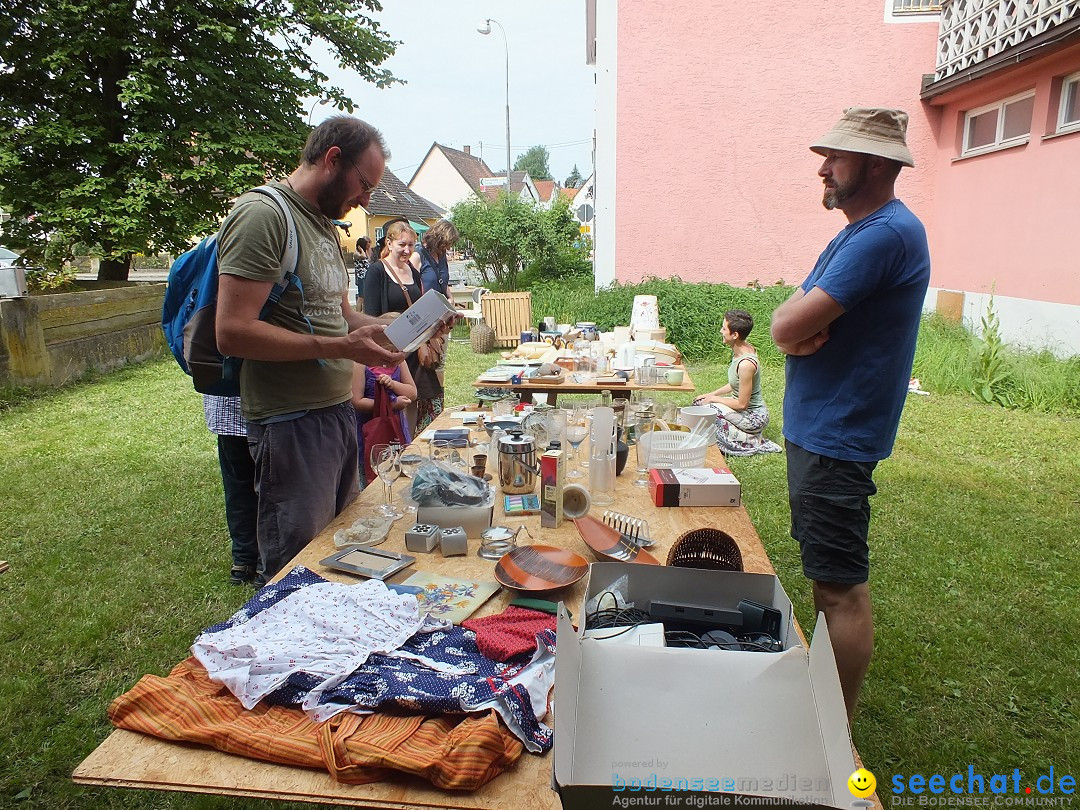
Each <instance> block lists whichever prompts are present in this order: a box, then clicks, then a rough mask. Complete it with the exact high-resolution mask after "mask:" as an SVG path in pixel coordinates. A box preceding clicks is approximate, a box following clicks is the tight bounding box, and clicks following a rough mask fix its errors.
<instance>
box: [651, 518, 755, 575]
mask: <svg viewBox="0 0 1080 810" xmlns="http://www.w3.org/2000/svg"><path fill="white" fill-rule="evenodd" d="M667 564H668V565H673V566H675V567H677V568H705V569H708V570H710V571H742V570H743V562H742V552H740V551H739V545H738V543H736V542H735V538H733V537H732V536H731V535H730V534H728V533H727V532H724V531H721V530H720V529H710V528H704V529H693V530H691V531H688V532H686V533H685V534H682V535H681V536H680V537H679V539H678V540H676V541H675V544H674V545H673V546H672V547H671V551H669V552H668V556H667Z"/></svg>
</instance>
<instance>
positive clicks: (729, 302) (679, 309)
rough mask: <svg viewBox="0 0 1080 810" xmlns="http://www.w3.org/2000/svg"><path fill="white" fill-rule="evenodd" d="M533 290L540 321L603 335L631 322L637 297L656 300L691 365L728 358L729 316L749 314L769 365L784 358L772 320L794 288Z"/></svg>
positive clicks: (586, 283)
mask: <svg viewBox="0 0 1080 810" xmlns="http://www.w3.org/2000/svg"><path fill="white" fill-rule="evenodd" d="M530 289H531V290H532V310H533V316H534V320H536V321H539V320H540V319H541V318H543V317H545V316H547V315H553V316H554V317H555V319H556V321H558V322H559V323H576V322H577V321H595V322H596V324H597V325H598V326H599V327H600V329H601V330H603V331H610V330H611V328H612V327H614V326H626V325H627V324H629V323H630V312H631V308H632V307H633V303H634V296H635V295H655V296H656V300H657V305H658V306H659V308H660V322H661V323H662V324H663V325H664V326H666V327H667V339H668V340H669V341H670V342H672V343H674V344H675V345H676V346H678V347H679V349H680V351H682V352H683V354H685V355H686V357H687V358H688V359H690V360H702V359H706V358H712V357H720V356H722V353H723V351H724V342H723V341H722V340H721V339H720V324H721V323H722V322H723V320H724V312H726V311H727V310H729V309H745V310H746V311H747V312H749V313H750V314H751V315H753V316H754V331H753V332H752V333H751V335H750V342H751V343H753V344H754V345H755V346H757V347H758V351H759V352H760V354H761V357H762V360H763V361H764V362H766V363H768V362H769V361H773V362H778V361H779V360H780V359H781V356H780V352H779V351H778V350H777V348H776V346H774V345H773V342H772V340H771V339H770V338H769V319H770V317H771V315H772V312H773V310H774V309H776V308H777V307H778V306H780V304H781V303H783V301H784V300H785V299H786V298H787V297H788V296H789V295H791V288H790V287H766V288H764V289H761V290H757V289H752V288H740V287H730V286H728V285H726V284H706V283H689V282H684V281H680V280H679V279H677V278H675V279H658V278H652V279H647V280H646V281H644V282H642V283H640V284H615V285H613V286H611V287H607V288H604V289H603V290H601V291H600V292H599V293H595V292H594V291H593V280H592V277H591V276H586V277H575V278H562V279H559V280H558V281H542V282H539V283H537V284H535V285H533V286H532V287H531V288H530Z"/></svg>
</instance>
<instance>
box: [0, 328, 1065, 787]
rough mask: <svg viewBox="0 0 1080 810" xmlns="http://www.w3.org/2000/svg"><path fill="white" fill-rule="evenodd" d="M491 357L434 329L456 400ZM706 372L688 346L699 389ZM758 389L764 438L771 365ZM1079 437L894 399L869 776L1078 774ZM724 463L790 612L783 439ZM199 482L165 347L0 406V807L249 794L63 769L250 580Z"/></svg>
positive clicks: (1041, 425) (876, 580)
mask: <svg viewBox="0 0 1080 810" xmlns="http://www.w3.org/2000/svg"><path fill="white" fill-rule="evenodd" d="M495 359H496V356H495V355H489V356H484V357H478V356H476V355H473V354H472V352H471V351H470V350H469V347H468V346H467V345H455V346H453V347H452V349H451V354H450V358H449V362H448V364H447V365H448V380H447V383H448V384H447V389H448V401H449V402H451V403H462V402H465V401H468V400H469V399H471V397H472V387H471V385H470V382H471V380H472V379H473V378H474V377H475V374H476V372H477V371H479V370H480V369H483V368H486V367H487V366H489V365H491V364H492V363H493V362H494V360H495ZM725 371H726V367H725V366H724V365H723V364H710V365H705V364H702V365H696V366H691V372H692V374H693V377H694V380H695V383H696V384H697V386H698V390H708V389H711V388H715V387H717V386H718V385H719V384H720V382H721V377H722V375H723V374H724V373H725ZM765 393H766V399H767V401H768V402H769V403H770V405H771V406H772V407H773V409H774V422H773V424H772V425H770V427H769V429H768V430H767V434H768V435H770V436H771V437H772V438H773V439H776V440H778V441H779V440H780V424H779V422H780V419H779V410H780V408H779V405H780V401H781V397H782V370H781V369H780V368H779V367H778V366H770V367H767V368H766V377H765ZM1078 448H1080V422H1078V421H1077V420H1075V419H1063V418H1060V417H1055V416H1048V415H1044V414H1037V413H1027V412H1019V411H1006V410H1003V409H1000V408H995V407H989V406H983V405H977V404H974V403H973V402H972V400H971V399H970V398H966V397H962V396H954V395H934V396H931V397H925V398H923V397H911V398H910V401H909V402H908V407H907V409H906V411H905V413H904V418H903V421H902V423H901V428H900V436H899V439H898V442H897V446H896V450H895V452H894V455H893V457H892V458H890V459H888V460H886V461H885V462H883V463H882V464H881V465H880V466H879V468H878V470H879V471H878V474H877V481H878V485H879V488H880V494H879V495H878V496H877V497H876V498H874V500H873V509H874V517H873V524H872V529H871V547H872V561H873V574H872V580H871V587H872V591H873V594H874V599H875V606H876V617H877V628H878V630H877V647H876V654H875V658H874V662H873V664H872V666H871V669H870V673H869V676H868V679H867V683H866V687H865V689H864V692H863V701H862V704H861V708H860V712H859V714H858V716H857V718H856V726H855V741H856V744H857V745H858V746H859V749H860V751H861V752H862V754H863V756H864V759H865V760H866V764H867V766H868V767H869V768H870V769H871V770H873V771H874V772H875V773H876V774H877V776H878V780H879V783H881V782H883V781H884V779H885V778H886V777H887V776H888V775H891V774H893V773H903V774H907V775H910V774H912V773H915V772H921V773H923V774H931V773H935V772H940V773H945V774H949V773H953V772H955V771H959V770H963V771H965V772H966V769H967V766H968V764H974V765H975V767H976V769H981V771H982V772H983V773H988V774H989V773H995V772H998V773H1000V772H1004V771H1006V770H1008V771H1011V769H1012V768H1017V767H1018V768H1020V769H1021V771H1022V772H1023V773H1024V774H1025V776H1027V775H1031V776H1035V775H1038V774H1039V773H1044V772H1047V771H1048V769H1049V768H1050V766H1053V767H1054V769H1055V772H1056V773H1057V774H1058V775H1061V774H1070V773H1071V774H1073V775H1074V776H1075V775H1078V771H1080V754H1078V753H1077V748H1078V746H1077V744H1076V741H1077V740H1080V699H1078V696H1077V687H1076V683H1077V672H1078V670H1080V639H1078V634H1080V593H1078V590H1080V589H1078V587H1077V580H1078V578H1077V574H1076V572H1077V570H1080V542H1078V539H1077V527H1078V526H1080V503H1078V497H1080V495H1078V490H1080V486H1078V473H1077V471H1078V470H1080V449H1078ZM731 466H732V468H733V470H734V471H735V473H736V475H738V477H739V478H740V480H741V481H742V482H743V487H744V498H745V503H746V506H747V508H748V509H749V512H750V515H751V517H752V518H753V520H754V523H755V525H756V526H757V529H758V532H759V533H760V535H761V537H762V539H763V541H764V543H765V546H766V548H767V549H768V551H769V554H770V556H771V557H772V559H773V562H774V564H775V566H776V569H777V572H778V573H779V575H780V578H781V580H782V582H783V583H784V586H785V588H786V589H787V591H788V593H789V595H790V596H791V598H792V600H793V601H794V602H795V604H796V610H797V614H798V617H799V620H800V621H801V622H802V623H803V625H804V626H805V627H812V626H813V615H812V608H811V603H810V598H809V587H808V586H807V583H806V582H805V580H804V579H803V577H802V574H801V570H800V567H799V560H798V551H797V548H796V546H795V543H794V541H792V540H791V539H790V538H789V537H788V535H787V521H788V512H787V501H786V488H785V483H784V457H783V456H763V457H758V458H751V459H732V461H731ZM220 486H221V482H220V479H219V477H218V471H217V459H216V454H215V445H214V442H213V438H212V436H211V435H210V434H209V433H208V432H207V431H206V429H205V426H204V425H203V422H202V411H201V402H200V399H199V397H198V396H197V395H196V394H195V393H194V392H193V391H192V389H191V386H190V382H189V380H188V379H187V378H186V377H184V376H183V375H181V374H180V373H179V371H178V370H177V369H176V366H175V364H174V363H173V362H172V360H171V359H166V360H161V361H155V362H151V363H148V364H146V365H143V366H139V367H136V368H130V369H125V370H122V371H119V372H116V373H114V374H110V375H108V376H104V377H99V378H96V379H92V380H88V381H85V382H82V383H79V384H77V385H73V386H70V387H68V388H64V389H61V390H58V391H53V392H48V393H44V394H41V395H35V396H29V397H26V396H24V397H22V398H21V399H20V400H18V401H15V402H13V403H11V404H10V405H9V406H8V407H7V408H6V409H5V410H2V411H0V493H3V494H2V501H0V559H6V560H8V561H10V563H11V566H12V567H11V570H10V571H8V573H6V574H3V575H0V605H2V608H0V639H2V641H3V654H2V656H0V806H2V807H7V806H26V807H48V808H56V807H87V806H89V807H113V806H117V807H138V808H150V807H163V806H166V807H174V806H176V807H242V806H248V804H249V803H242V802H237V801H231V800H226V799H215V798H206V797H192V796H184V795H180V794H175V795H173V794H160V793H153V792H144V791H121V790H105V789H85V788H81V787H78V786H75V785H73V784H72V783H71V782H70V779H69V776H70V773H71V771H72V770H73V769H74V767H75V766H76V765H77V764H78V763H79V762H80V761H81V760H82V759H83V758H84V757H85V756H86V755H87V754H89V753H90V751H91V750H93V748H94V747H95V746H96V745H97V744H98V743H100V742H101V741H102V740H103V739H104V738H105V737H106V736H107V734H108V733H109V730H110V726H109V723H108V721H107V719H106V717H105V709H106V706H107V705H108V703H109V701H110V700H111V699H112V698H113V697H115V696H116V695H118V694H120V693H121V692H123V691H124V690H125V689H127V688H129V687H130V686H131V685H132V684H134V682H135V681H136V680H137V679H138V677H139V676H140V675H142V674H143V673H156V674H165V673H166V672H168V670H169V669H170V668H171V666H172V665H173V664H175V663H176V662H177V661H179V660H180V659H182V658H183V657H184V656H185V654H186V650H187V647H188V645H189V644H190V643H191V641H192V639H193V637H194V636H195V634H196V633H197V632H198V631H199V630H200V629H201V628H203V627H204V626H206V625H209V624H211V623H213V622H215V621H218V620H220V619H222V618H223V617H226V616H228V615H229V614H230V613H232V611H234V610H235V609H236V608H237V607H239V606H240V604H242V602H243V601H244V600H245V598H246V597H247V595H248V594H249V593H250V592H249V591H247V590H246V589H241V588H234V587H230V586H229V585H227V584H226V580H227V575H228V570H229V551H228V549H229V540H228V535H227V532H226V529H225V521H224V515H223V509H222V503H221V494H220ZM1069 740H1073V742H1072V743H1070V742H1069ZM718 767H719V764H718ZM16 800H18V801H16Z"/></svg>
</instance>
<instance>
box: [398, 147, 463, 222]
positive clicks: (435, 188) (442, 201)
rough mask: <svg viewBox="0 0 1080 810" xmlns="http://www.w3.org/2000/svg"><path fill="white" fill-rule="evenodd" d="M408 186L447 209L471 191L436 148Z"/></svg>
mask: <svg viewBox="0 0 1080 810" xmlns="http://www.w3.org/2000/svg"><path fill="white" fill-rule="evenodd" d="M409 188H410V189H412V190H413V191H415V192H416V193H417V194H419V195H420V196H421V197H423V198H424V199H426V200H429V201H431V202H433V203H435V204H436V205H438V206H440V207H442V208H445V209H446V210H447V211H449V210H450V209H451V208H453V207H454V206H455V205H456V204H457V203H459V202H461V201H462V200H464V199H465V198H466V197H468V196H469V195H470V194H471V193H472V189H471V188H469V184H468V183H466V182H465V180H464V178H462V176H461V175H460V174H459V173H458V170H457V169H455V168H454V167H453V166H452V165H451V164H450V161H448V160H447V159H446V156H445V155H443V153H442V152H440V151H439V150H437V149H436V150H434V151H433V152H431V153H430V154H429V155H428V156H427V159H426V160H425V161H424V162H423V164H421V166H420V168H419V169H417V170H416V174H414V175H413V177H412V180H410V181H409Z"/></svg>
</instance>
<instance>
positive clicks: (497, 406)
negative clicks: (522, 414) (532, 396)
mask: <svg viewBox="0 0 1080 810" xmlns="http://www.w3.org/2000/svg"><path fill="white" fill-rule="evenodd" d="M513 413H514V403H513V402H512V401H511V400H509V399H497V400H495V401H494V402H492V403H491V414H492V416H494V417H495V419H496V420H499V419H505V418H506V417H508V416H511V415H513Z"/></svg>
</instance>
